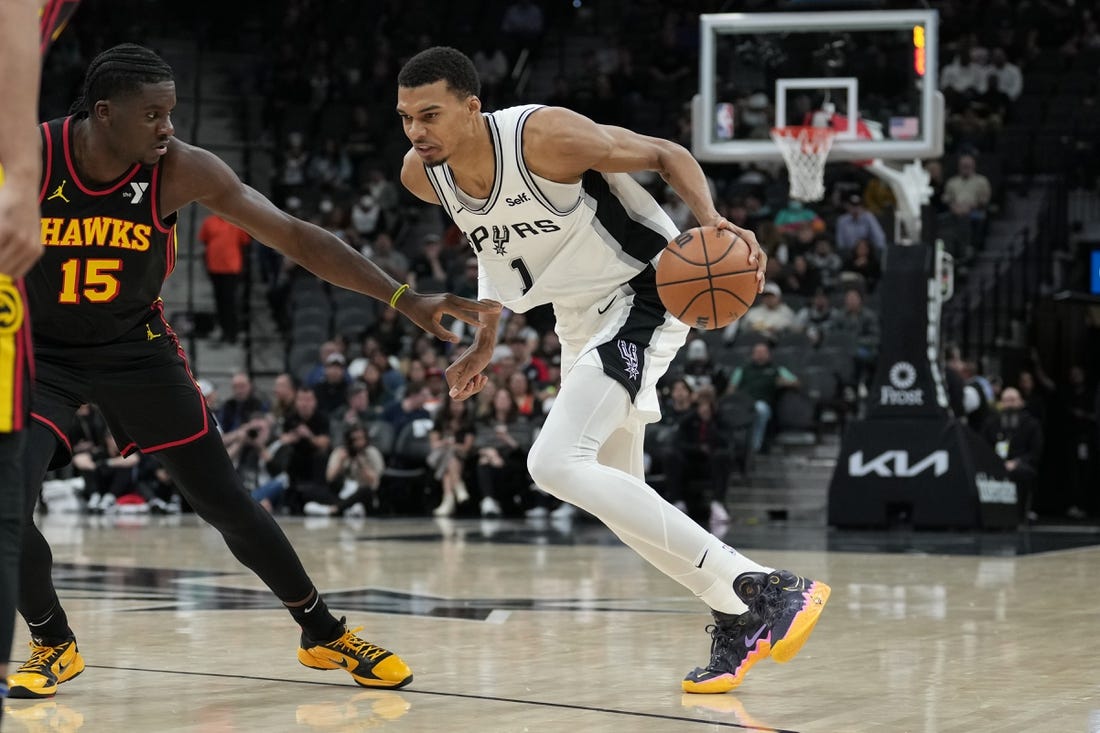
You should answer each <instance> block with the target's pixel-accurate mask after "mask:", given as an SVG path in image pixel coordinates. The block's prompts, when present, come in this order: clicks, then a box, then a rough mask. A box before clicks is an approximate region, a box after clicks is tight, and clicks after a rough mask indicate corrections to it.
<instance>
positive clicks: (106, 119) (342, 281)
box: [9, 44, 500, 697]
mask: <svg viewBox="0 0 1100 733" xmlns="http://www.w3.org/2000/svg"><path fill="white" fill-rule="evenodd" d="M175 105H176V93H175V83H174V81H173V76H172V70H171V69H170V68H169V66H168V65H167V64H166V63H165V62H164V61H163V60H162V59H161V58H160V57H159V56H157V55H156V54H155V53H153V52H152V51H150V50H148V49H146V48H143V47H141V46H136V45H132V44H126V45H122V46H116V47H114V48H112V49H110V50H108V51H105V52H103V53H101V54H100V55H99V56H97V57H96V58H95V59H94V60H93V61H92V63H91V65H90V66H89V68H88V71H87V74H86V76H85V79H84V87H83V97H82V99H80V100H79V101H78V102H77V104H76V105H75V106H74V110H73V111H74V115H73V116H71V117H67V118H65V119H61V120H55V121H53V122H50V123H47V124H44V125H42V127H41V130H42V138H43V145H42V150H43V175H42V182H41V188H40V189H39V195H40V199H41V207H42V212H41V237H42V241H43V244H45V246H46V252H45V254H44V256H43V258H42V259H41V260H40V261H39V263H38V264H37V265H36V266H35V268H34V269H33V270H31V272H30V274H29V275H28V276H27V290H28V294H29V297H30V301H31V311H32V314H33V326H34V346H35V358H36V360H37V374H36V380H35V381H36V385H35V387H36V392H35V397H34V402H33V404H32V418H33V421H32V426H31V428H30V432H29V440H28V447H27V475H28V477H29V478H30V479H31V481H30V482H29V485H28V491H27V494H26V505H25V507H24V516H25V518H26V524H25V525H24V543H23V559H22V574H21V583H20V597H19V612H20V613H21V614H22V616H23V618H24V619H25V620H26V622H27V624H28V625H29V627H30V630H31V634H32V643H31V646H32V652H33V653H32V655H31V658H30V659H29V660H28V661H27V663H26V664H24V665H23V666H22V667H21V668H20V669H19V670H18V671H17V672H16V673H15V674H13V675H12V676H11V677H10V679H9V685H10V687H11V694H12V695H13V696H20V697H46V696H50V695H53V694H54V693H55V692H56V690H57V686H58V684H60V683H61V682H65V681H66V680H68V679H71V678H72V677H74V676H76V675H77V674H79V673H80V672H81V671H82V670H83V669H84V661H83V659H82V658H81V655H80V653H79V651H78V650H77V645H76V639H75V636H74V634H73V631H72V629H70V628H69V624H68V620H67V619H66V616H65V612H64V610H63V609H62V607H61V604H60V602H59V600H58V597H57V594H56V592H55V590H54V587H53V584H52V581H51V565H52V558H51V554H50V548H49V545H48V544H47V543H46V541H45V539H44V538H43V537H42V535H41V533H40V532H39V531H38V530H37V528H36V527H35V526H34V524H33V521H32V508H33V506H34V500H35V497H36V493H37V488H38V485H39V483H40V479H41V478H42V477H43V475H44V474H45V472H46V470H47V467H48V466H49V465H51V461H52V465H57V464H59V463H64V462H66V461H68V459H69V446H68V445H67V442H66V437H65V436H66V434H67V432H68V429H69V426H70V425H71V422H72V419H73V416H74V414H75V412H76V409H77V407H78V406H79V405H80V404H81V403H82V402H90V403H94V404H96V405H98V407H99V409H100V411H101V412H102V413H103V415H104V417H105V418H106V420H107V422H108V424H109V426H110V429H111V432H112V434H113V436H114V438H115V440H116V441H117V442H118V445H119V446H120V447H121V448H122V451H123V453H130V452H132V451H135V450H141V451H143V452H146V453H156V454H157V456H158V457H159V458H160V461H161V462H162V463H163V465H164V466H165V468H167V469H168V471H169V473H171V474H172V476H173V477H174V479H175V481H176V483H177V484H178V485H179V487H180V491H181V493H183V495H184V496H185V497H186V498H187V500H188V503H189V504H190V505H191V506H192V507H193V508H194V509H195V511H196V513H198V514H199V516H201V517H202V518H204V519H205V520H207V521H208V522H210V523H211V524H212V525H214V527H215V528H216V529H218V530H219V531H220V532H221V534H222V536H223V537H224V539H225V541H226V543H227V544H228V545H229V549H230V550H231V551H232V552H233V554H234V555H235V556H236V557H237V559H238V560H240V561H241V562H242V563H243V564H244V565H246V566H247V567H249V568H250V569H251V570H252V571H253V572H255V573H256V574H257V575H258V576H259V577H260V579H261V580H263V581H264V582H265V583H266V584H267V586H268V587H269V588H270V589H271V590H272V592H273V593H274V594H275V595H276V596H277V597H278V598H279V600H281V601H282V602H283V603H284V605H286V607H287V609H288V610H289V611H290V614H291V616H293V617H294V619H295V620H296V621H297V622H298V623H299V624H300V625H301V627H302V638H301V644H300V648H299V649H298V659H299V661H300V662H301V663H302V664H304V665H306V666H309V667H314V668H317V669H337V668H343V669H345V670H347V671H348V672H349V673H350V674H351V675H352V678H353V679H354V680H355V681H356V682H357V683H359V684H360V685H364V686H368V687H400V686H402V685H405V684H407V683H408V682H409V681H410V680H412V673H411V671H410V670H409V668H408V666H406V664H405V662H404V661H402V660H401V659H400V658H399V657H398V656H397V655H396V654H393V653H391V652H389V651H386V650H385V649H382V648H381V647H378V646H375V645H374V644H371V643H368V642H366V641H364V640H363V639H361V638H359V637H358V636H356V635H355V633H354V630H349V629H347V628H346V627H345V626H344V623H343V619H339V620H338V619H336V618H334V617H333V615H332V614H331V613H330V612H329V610H328V608H327V607H326V606H325V602H324V600H322V598H321V597H320V595H319V594H318V592H317V590H316V589H315V588H314V586H313V583H312V582H311V581H310V579H309V576H308V575H307V574H306V572H305V570H304V569H303V567H302V564H301V562H300V560H299V559H298V556H297V555H296V554H295V552H294V550H293V548H292V547H291V546H290V543H289V542H288V541H287V539H286V536H285V535H284V534H283V532H282V530H281V529H280V528H279V526H278V525H277V524H276V523H275V521H274V520H273V519H272V518H271V516H270V515H269V514H268V512H266V511H265V510H264V509H262V508H261V507H260V506H259V505H258V504H257V503H255V502H254V501H253V500H252V499H251V497H250V496H249V495H248V493H247V492H246V491H245V490H244V488H243V487H242V485H241V484H240V481H239V479H238V478H237V474H236V472H235V471H234V469H233V465H232V463H231V462H230V460H229V457H228V456H227V454H226V451H225V448H224V446H223V444H222V440H221V438H220V436H219V435H218V431H217V429H216V427H215V425H214V422H213V418H212V416H211V415H210V413H209V411H208V410H207V408H206V404H205V402H204V401H203V397H202V394H201V393H200V391H199V389H198V387H197V386H196V384H195V380H194V378H193V377H192V375H191V372H190V368H189V366H188V363H187V359H186V356H185V354H184V352H183V349H182V347H181V346H180V343H179V340H178V338H177V337H176V335H175V334H174V333H173V332H172V329H171V328H170V327H169V325H168V323H167V322H166V321H165V319H164V315H163V308H162V305H161V302H160V299H159V297H158V295H159V291H160V286H161V283H162V282H163V280H164V278H165V277H167V275H168V273H170V272H171V270H172V266H173V264H174V259H175V234H174V229H175V221H176V212H177V211H178V210H179V209H180V208H181V207H183V206H185V205H187V204H189V203H192V202H195V201H197V202H200V203H202V204H203V205H204V206H206V207H207V208H209V209H210V210H212V211H214V212H216V213H217V214H219V215H220V216H222V217H223V218H224V219H226V220H228V221H231V222H233V223H234V224H237V225H238V226H240V227H241V228H243V229H245V230H247V231H248V232H249V233H250V234H251V235H252V236H253V237H254V238H255V239H257V240H259V241H261V242H264V243H267V244H269V245H271V246H272V247H274V248H276V249H278V250H280V251H281V252H283V253H284V254H286V255H287V256H288V257H290V258H291V259H293V260H295V261H296V262H298V263H299V264H301V265H302V266H303V267H305V268H307V269H309V270H311V271H312V272H314V273H315V274H317V275H318V276H320V277H322V278H324V279H326V280H328V281H329V282H332V283H335V284H337V285H340V286H343V287H346V288H349V289H353V290H357V291H359V292H362V293H365V294H367V295H370V296H373V297H375V298H378V299H380V300H382V301H384V302H389V303H390V305H391V306H393V307H395V308H397V309H398V310H400V311H401V312H402V313H404V314H405V315H406V316H407V317H408V318H409V319H410V320H412V321H413V322H414V323H416V324H417V325H418V326H420V327H421V328H423V329H425V330H426V331H428V332H430V333H432V334H434V335H436V336H438V337H439V338H442V339H445V340H457V337H455V336H454V334H452V333H450V332H449V331H447V330H446V329H444V328H443V327H442V325H440V321H441V319H442V318H443V317H444V316H447V315H450V316H454V317H456V318H459V319H461V320H463V321H465V322H467V323H471V324H477V323H478V322H479V319H480V317H481V316H482V315H483V314H487V313H489V312H494V311H497V310H499V308H500V306H499V304H496V303H485V304H482V303H477V302H473V301H467V300H464V299H462V298H458V297H457V296H454V295H451V294H444V295H421V294H418V293H415V292H413V291H411V290H409V289H408V286H407V285H400V284H398V283H396V282H394V281H393V280H392V279H391V278H390V277H389V276H387V275H386V274H384V273H383V272H382V271H381V270H380V269H378V268H377V267H376V266H375V265H374V264H372V263H371V262H370V261H369V260H367V259H366V258H364V257H362V256H360V255H359V254H358V253H357V252H356V251H355V250H353V249H352V248H350V247H348V246H346V245H345V244H344V243H343V242H341V241H340V240H339V239H337V238H336V237H334V236H333V235H331V234H329V233H328V232H326V231H325V230H323V229H321V228H319V227H315V226H313V225H310V224H307V223H305V222H303V221H300V220H298V219H295V218H294V217H291V216H289V215H288V214H285V213H283V212H282V211H280V210H279V209H277V208H276V207H275V206H273V205H272V204H271V203H270V202H269V201H268V200H267V199H265V198H264V197H263V196H261V195H260V194H259V193H257V192H256V191H255V190H253V189H252V188H250V187H248V186H246V185H244V184H243V183H242V182H241V181H240V180H239V179H238V178H237V177H236V175H234V174H233V172H232V171H231V170H230V169H229V167H228V166H227V165H225V163H223V162H222V161H221V160H219V159H218V158H216V157H215V156H214V155H212V154H210V153H208V152H206V151H205V150H202V149H200V148H197V147H194V146H191V145H188V144H186V143H184V142H181V141H179V140H176V139H175V138H174V137H173V128H172V123H171V118H170V116H171V113H172V110H173V108H174V107H175Z"/></svg>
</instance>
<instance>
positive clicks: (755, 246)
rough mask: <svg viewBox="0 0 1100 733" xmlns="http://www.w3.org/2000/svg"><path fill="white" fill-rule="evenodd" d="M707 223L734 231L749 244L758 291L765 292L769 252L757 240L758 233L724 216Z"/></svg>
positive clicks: (734, 233) (750, 261)
mask: <svg viewBox="0 0 1100 733" xmlns="http://www.w3.org/2000/svg"><path fill="white" fill-rule="evenodd" d="M707 223H708V224H709V225H710V226H712V227H714V228H716V229H725V230H726V231H727V232H732V233H733V235H734V236H737V237H740V238H741V239H743V240H744V241H745V244H747V245H749V265H751V266H752V267H755V268H756V292H758V293H762V292H764V277H765V275H764V271H765V270H766V269H767V267H768V254H767V253H766V252H765V251H764V250H763V249H762V248H761V247H760V243H759V242H757V241H756V235H755V234H753V233H752V232H751V231H750V230H748V229H742V228H741V227H739V226H737V225H736V224H733V223H731V222H730V221H729V220H728V219H726V217H724V216H719V217H715V218H714V219H713V220H712V221H710V222H707Z"/></svg>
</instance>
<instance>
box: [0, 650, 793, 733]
mask: <svg viewBox="0 0 1100 733" xmlns="http://www.w3.org/2000/svg"><path fill="white" fill-rule="evenodd" d="M18 664H20V662H18V661H15V660H12V665H13V666H14V665H18ZM85 668H86V669H105V670H110V671H112V672H139V673H146V674H170V675H182V676H186V677H207V678H215V679H232V680H252V681H255V682H282V683H287V684H291V685H312V686H314V687H333V688H338V689H342V690H348V689H349V687H348V683H347V681H346V680H341V681H340V682H321V681H319V680H318V681H314V680H290V679H285V678H283V677H261V676H259V675H251V674H227V673H225V672H190V671H186V670H178V669H153V668H151V667H120V666H114V665H108V664H89V665H87V666H86V667H85ZM350 689H352V690H354V689H356V688H350ZM358 689H360V690H379V691H382V690H386V688H384V687H359V688H358ZM388 691H389V692H394V693H396V694H399V695H430V696H432V697H447V698H453V699H460V700H482V701H485V702H503V703H511V704H514V705H531V706H535V707H542V708H559V709H562V710H580V711H582V712H587V713H603V714H606V715H622V716H624V717H629V718H645V719H647V720H671V721H675V722H677V723H693V724H695V725H709V726H715V727H718V728H733V729H736V730H749V731H753V730H755V731H768V733H798V731H795V730H790V729H788V728H772V727H764V726H757V725H742V724H741V723H732V722H729V721H721V720H703V719H700V718H686V717H683V716H680V715H663V714H661V713H646V712H641V711H638V710H618V709H615V708H604V707H597V706H594V705H574V704H572V703H565V702H550V701H548V700H523V699H520V698H515V697H497V696H494V695H473V694H470V693H466V692H439V691H438V690H421V689H416V688H409V687H403V688H401V689H399V690H388Z"/></svg>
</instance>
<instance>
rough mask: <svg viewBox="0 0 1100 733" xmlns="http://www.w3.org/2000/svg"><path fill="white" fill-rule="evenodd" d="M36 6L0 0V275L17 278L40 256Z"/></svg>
mask: <svg viewBox="0 0 1100 733" xmlns="http://www.w3.org/2000/svg"><path fill="white" fill-rule="evenodd" d="M38 10H39V7H38V1H37V0H0V70H2V73H0V99H2V100H4V112H3V114H0V166H3V178H4V179H5V181H4V184H3V185H2V186H0V275H9V276H11V277H22V276H23V275H25V274H26V273H27V270H29V269H30V268H31V266H32V265H33V264H34V263H35V261H37V260H38V258H39V257H40V256H41V255H42V237H41V235H40V233H39V226H38V187H39V185H40V183H41V181H40V178H41V175H42V171H41V167H42V160H41V153H40V149H41V143H40V140H39V133H38V124H37V123H38V80H39V73H40V72H39V66H40V63H41V62H40V60H39V52H38Z"/></svg>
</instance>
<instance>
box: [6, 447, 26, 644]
mask: <svg viewBox="0 0 1100 733" xmlns="http://www.w3.org/2000/svg"><path fill="white" fill-rule="evenodd" d="M25 438H26V432H25V431H22V430H21V431H19V432H18V433H4V434H0V654H3V655H4V656H3V657H0V658H2V659H4V660H7V659H8V655H9V653H10V652H11V639H12V634H13V630H14V626H15V604H16V595H17V594H18V593H19V552H20V545H21V542H22V538H21V526H22V524H23V444H24V441H25Z"/></svg>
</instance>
